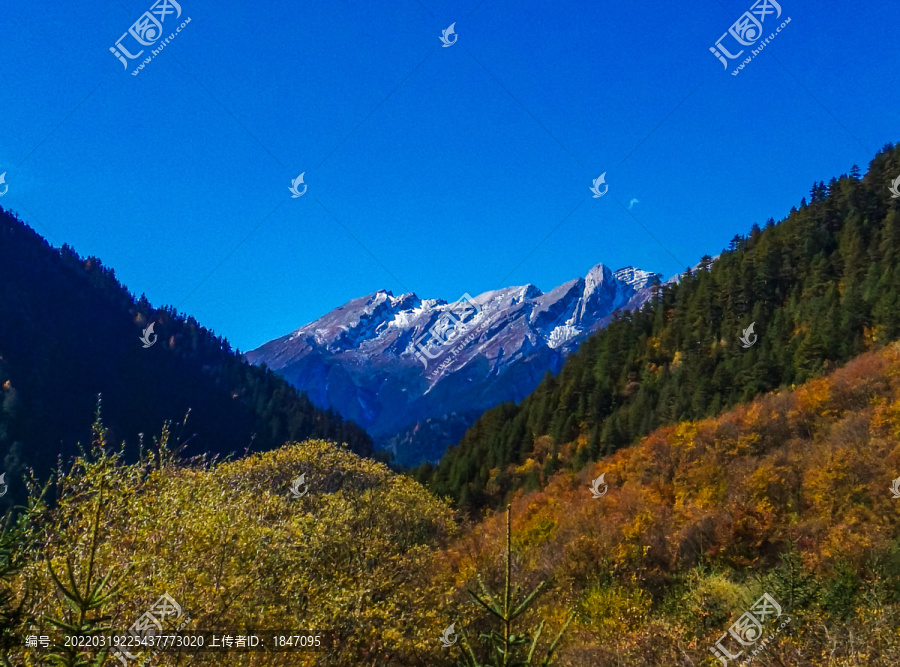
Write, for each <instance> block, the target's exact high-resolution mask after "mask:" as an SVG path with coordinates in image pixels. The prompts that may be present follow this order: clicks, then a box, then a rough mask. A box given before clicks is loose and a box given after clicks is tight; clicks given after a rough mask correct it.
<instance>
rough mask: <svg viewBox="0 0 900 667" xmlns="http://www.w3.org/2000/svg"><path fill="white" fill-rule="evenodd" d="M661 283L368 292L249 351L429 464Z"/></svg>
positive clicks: (593, 278) (637, 273)
mask: <svg viewBox="0 0 900 667" xmlns="http://www.w3.org/2000/svg"><path fill="white" fill-rule="evenodd" d="M659 279H660V276H659V275H658V274H655V273H650V272H648V271H642V270H640V269H636V268H634V267H626V268H623V269H619V270H618V271H615V272H613V271H611V270H610V269H609V268H607V267H606V266H604V265H603V264H598V265H597V266H595V267H593V268H592V269H591V270H590V271H589V272H588V273H587V275H586V276H585V277H584V278H576V279H574V280H570V281H568V282H566V283H563V284H562V285H560V286H558V287H556V288H555V289H553V290H551V291H550V292H548V293H546V294H545V293H544V292H542V291H541V290H539V289H538V288H537V287H535V286H534V285H525V286H521V287H506V288H502V289H498V290H492V291H489V292H485V293H483V294H480V295H478V296H476V297H474V298H471V297H468V295H466V298H463V299H460V300H459V301H457V302H454V303H448V302H446V301H443V300H441V299H424V300H423V299H420V298H419V297H418V296H416V295H415V294H412V293H410V294H402V295H400V296H394V295H393V294H391V292H388V291H385V290H379V291H377V292H375V293H373V294H369V295H368V296H364V297H360V298H358V299H353V300H352V301H349V302H347V303H346V304H344V305H343V306H340V307H339V308H336V309H334V310H333V311H331V312H329V313H326V314H325V315H323V316H322V317H320V318H319V319H317V320H315V321H314V322H311V323H309V324H307V325H305V326H303V327H300V328H299V329H297V330H296V331H294V332H293V333H291V334H288V335H286V336H282V337H281V338H277V339H275V340H273V341H270V342H268V343H266V344H264V345H262V346H261V347H259V348H257V349H256V350H253V351H251V352H248V353H247V354H246V357H247V359H248V360H249V361H250V362H251V363H254V364H262V363H265V364H266V365H267V366H268V367H269V368H271V369H272V370H275V371H278V372H279V373H281V374H282V375H283V376H284V377H286V378H287V380H288V381H289V382H291V383H292V384H294V385H295V386H296V387H297V388H299V389H301V390H303V391H305V392H307V393H308V394H309V396H310V399H311V400H312V401H313V402H314V403H316V404H317V405H320V406H322V407H325V408H332V409H334V410H335V411H337V412H339V413H340V414H341V415H343V416H344V417H345V418H347V419H352V420H354V421H356V422H357V423H358V424H359V425H361V426H362V427H363V428H365V429H366V430H368V431H369V433H371V434H372V437H373V438H374V439H375V442H376V445H378V446H380V447H382V448H386V449H389V450H391V451H392V452H393V453H394V455H395V458H396V460H397V462H399V463H404V464H409V465H415V464H417V463H419V462H421V461H422V460H426V459H427V460H437V459H438V458H440V455H441V454H442V453H443V450H444V449H445V448H446V447H447V446H448V445H450V444H454V443H455V442H456V441H457V440H458V439H459V437H460V436H461V435H462V433H463V432H464V431H465V429H466V428H467V427H468V426H469V425H470V424H471V423H472V422H473V421H474V420H475V419H476V418H477V417H478V416H479V415H480V414H481V412H483V411H484V410H486V409H488V408H491V407H493V406H495V405H497V404H499V403H501V402H504V401H510V400H512V401H518V400H521V399H522V398H524V397H525V396H527V395H528V394H529V393H530V392H531V391H532V390H534V388H535V387H536V386H537V384H538V383H539V382H540V380H541V379H542V378H543V376H544V374H545V373H546V372H547V371H550V372H554V373H555V372H558V371H559V369H560V367H561V365H562V362H563V360H564V358H565V356H566V355H568V354H569V353H570V352H572V350H574V349H575V348H576V347H577V346H578V344H579V343H580V342H581V341H582V340H584V339H585V338H586V337H587V336H589V335H590V334H591V333H592V332H594V331H596V330H597V329H598V328H600V327H602V326H605V325H606V324H607V323H608V322H609V320H610V319H611V316H612V315H613V313H614V312H615V311H616V310H619V309H630V310H633V309H636V308H639V307H640V306H641V305H642V304H643V303H644V302H646V301H647V299H649V298H650V295H651V294H652V289H651V287H652V285H654V284H655V283H658V282H659Z"/></svg>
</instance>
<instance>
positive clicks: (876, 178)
mask: <svg viewBox="0 0 900 667" xmlns="http://www.w3.org/2000/svg"><path fill="white" fill-rule="evenodd" d="M898 174H900V148H895V147H894V146H893V145H888V146H886V147H885V148H884V149H883V150H882V151H881V152H880V153H879V154H878V155H877V156H876V157H875V159H874V160H873V161H872V163H871V165H870V167H869V171H868V173H867V174H866V175H865V177H864V178H860V174H859V170H858V169H856V168H855V167H854V169H853V170H851V173H850V174H849V175H844V176H842V177H841V178H839V179H837V178H835V179H832V180H831V181H830V182H829V183H828V184H825V183H824V182H820V183H816V184H815V185H814V186H813V188H812V191H811V192H810V199H809V201H807V200H806V199H805V198H804V200H803V201H802V202H801V203H800V206H799V209H798V208H794V209H792V210H791V212H790V214H789V215H788V216H787V217H786V218H785V219H784V220H783V221H782V222H780V223H778V224H776V223H775V222H774V221H773V220H771V219H770V220H769V221H768V222H767V223H766V224H765V226H764V228H762V229H761V228H760V227H759V226H757V225H754V226H753V228H752V230H751V231H750V233H749V235H748V236H746V237H744V236H735V237H734V239H733V240H732V242H731V244H730V247H729V249H728V250H727V251H725V252H723V253H722V255H721V256H719V257H718V259H716V261H715V262H713V261H712V259H711V258H709V257H705V258H704V259H703V261H702V262H701V264H700V266H699V268H698V270H697V271H696V272H688V273H687V274H685V275H684V276H683V277H682V279H681V281H680V283H679V284H673V285H668V286H665V287H661V288H660V289H659V290H658V293H657V295H656V297H655V299H654V300H653V301H652V302H651V303H649V304H647V305H646V306H645V307H644V308H643V309H641V311H640V312H630V313H629V312H626V313H623V314H622V315H621V316H620V317H619V318H618V319H617V320H616V321H615V322H613V323H611V324H610V326H609V327H607V328H606V329H604V330H602V331H600V332H599V333H597V334H596V335H595V336H594V337H592V338H590V339H588V340H587V341H586V342H585V343H583V344H582V346H581V348H580V349H579V350H578V352H577V353H576V354H574V355H573V356H572V357H570V358H569V360H568V361H567V362H566V364H565V366H564V367H563V369H562V371H561V372H560V374H559V375H558V376H550V375H548V376H547V377H546V378H545V379H544V381H543V382H542V383H541V385H540V386H539V387H538V388H537V390H536V391H535V392H534V393H532V394H531V395H530V396H529V397H528V398H526V399H525V400H524V401H523V402H522V403H521V404H519V405H513V404H504V405H501V406H498V407H497V408H495V409H493V410H490V411H488V412H487V413H485V414H484V415H483V416H482V417H481V418H480V419H479V421H478V422H477V423H476V424H475V425H474V426H473V427H472V428H471V429H470V430H469V431H468V432H467V433H466V435H465V436H464V437H463V439H462V440H461V442H460V443H459V445H458V446H456V447H452V448H450V449H449V450H448V451H447V453H446V454H445V456H444V457H443V459H442V460H441V461H440V463H439V464H438V465H437V466H435V467H432V466H430V465H427V464H426V465H424V466H422V467H420V468H419V469H418V470H417V476H418V478H419V479H420V480H421V481H424V482H425V483H427V484H428V485H430V487H431V488H432V489H433V490H434V491H435V492H437V493H439V494H447V495H450V496H451V497H453V498H455V499H456V500H457V501H458V502H459V503H460V504H461V505H462V506H464V507H470V508H473V507H480V506H485V505H489V506H498V505H500V504H501V503H502V502H503V500H504V499H505V498H506V497H507V496H508V494H509V492H510V491H512V490H515V489H518V488H525V489H531V488H537V487H538V486H539V485H540V484H541V483H542V481H543V480H545V479H546V478H547V476H548V475H549V474H551V473H553V472H554V471H555V470H558V469H560V468H562V467H564V466H568V467H571V468H573V469H580V468H581V467H583V466H584V465H585V464H586V463H587V462H589V461H592V460H598V459H599V458H600V457H602V456H604V455H608V454H610V453H611V452H614V451H615V450H617V449H619V448H621V447H623V446H625V445H628V444H630V443H632V442H634V441H635V439H636V438H638V437H640V436H642V435H646V434H647V433H649V432H650V431H651V430H652V429H654V428H656V427H658V426H660V425H664V424H671V423H674V422H677V421H679V420H685V419H698V418H702V417H705V416H709V415H714V414H716V413H718V412H720V411H721V410H722V409H723V408H726V407H728V406H731V405H734V404H736V403H739V402H741V401H747V400H749V399H751V398H752V397H754V396H756V395H758V394H760V393H762V392H765V391H769V390H772V389H775V388H777V387H779V386H783V385H792V384H795V383H800V382H803V381H804V380H807V379H809V378H811V377H813V376H815V375H816V374H818V373H820V372H822V371H823V370H827V369H828V368H830V367H831V366H832V365H834V364H835V363H842V362H845V361H847V360H849V359H850V358H852V357H853V356H855V355H857V354H859V353H860V352H861V351H863V350H865V349H866V348H867V347H869V346H871V345H880V344H883V343H885V342H887V341H890V340H893V339H895V338H896V337H897V335H898V333H900V255H898V251H900V203H898V202H900V200H898V199H892V197H891V193H890V191H889V189H888V187H889V185H890V183H891V181H892V180H893V178H894V177H896V176H897V175H898ZM751 323H753V324H754V331H755V334H756V335H757V336H758V340H757V341H756V343H755V344H753V345H752V347H749V348H745V347H744V346H743V345H742V343H741V341H740V337H741V335H742V332H743V331H744V330H745V329H747V328H748V327H749V326H750V325H751ZM751 338H752V337H751ZM565 443H575V444H574V446H573V447H572V448H567V449H566V451H565V452H564V451H563V449H562V445H564V444H565ZM543 451H546V453H547V455H546V456H543V455H541V456H535V454H536V453H540V452H543ZM529 458H531V459H532V460H535V459H536V458H540V459H541V460H542V461H543V464H542V465H541V467H539V468H536V467H534V466H531V467H527V468H526V469H524V470H523V469H522V467H521V465H522V464H523V462H525V461H526V459H529Z"/></svg>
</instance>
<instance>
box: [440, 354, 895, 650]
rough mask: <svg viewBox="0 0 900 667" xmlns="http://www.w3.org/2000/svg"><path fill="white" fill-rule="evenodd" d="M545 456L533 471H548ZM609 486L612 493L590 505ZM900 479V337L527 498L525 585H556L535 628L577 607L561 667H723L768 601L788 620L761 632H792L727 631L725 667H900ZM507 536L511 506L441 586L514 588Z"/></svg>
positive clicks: (517, 522) (443, 562) (652, 438)
mask: <svg viewBox="0 0 900 667" xmlns="http://www.w3.org/2000/svg"><path fill="white" fill-rule="evenodd" d="M573 447H577V444H574V445H573ZM547 455H548V452H547V451H544V452H543V453H542V454H541V455H538V456H536V458H535V459H526V462H525V463H524V464H523V467H528V466H531V465H534V466H535V467H536V468H537V469H540V468H541V466H542V464H543V463H544V462H545V461H546V457H547ZM600 475H603V476H604V481H603V483H602V484H601V489H602V491H603V496H602V497H600V498H594V497H593V494H592V492H591V480H593V479H596V478H598V477H599V476H600ZM897 477H900V345H898V344H897V343H894V344H891V345H888V346H887V347H885V348H883V349H881V350H878V351H873V352H868V353H865V354H863V355H861V356H860V357H857V358H856V359H854V360H852V361H851V362H850V363H848V364H847V365H846V366H844V367H842V368H840V369H838V370H836V371H834V372H833V373H831V374H829V375H828V376H826V377H822V378H816V379H814V380H810V381H808V382H806V383H804V384H803V385H800V386H798V387H796V388H795V389H794V390H780V391H778V392H775V393H770V394H766V395H764V396H760V397H758V398H756V399H754V400H753V401H752V402H750V403H747V404H743V405H739V406H736V407H734V408H733V409H731V410H728V411H725V412H724V413H723V414H721V415H719V416H717V417H710V418H706V419H701V420H697V421H685V422H680V423H678V424H674V425H670V426H666V427H663V428H660V429H657V430H655V431H654V432H653V433H651V434H650V435H649V436H647V437H646V438H643V439H641V440H640V441H639V442H638V443H637V444H635V445H634V446H631V447H626V448H623V449H621V450H619V451H618V452H616V453H615V454H612V455H611V456H608V457H605V458H604V459H603V460H602V461H600V462H598V463H594V464H590V465H588V466H587V468H586V469H585V470H582V471H580V472H579V473H575V472H572V471H569V470H562V471H560V472H558V473H556V474H554V475H552V476H551V477H550V478H549V479H548V480H547V483H546V484H545V486H544V487H543V488H542V489H541V490H539V491H533V492H530V493H523V492H519V493H518V494H516V497H515V498H514V499H513V501H512V514H513V522H512V524H513V531H512V532H513V539H512V551H513V554H514V563H515V570H514V571H515V572H516V581H517V582H522V583H524V585H525V587H526V588H527V587H529V586H533V585H534V584H535V583H536V582H537V581H540V580H546V581H549V582H552V589H551V590H550V591H549V593H548V594H547V595H546V596H545V597H542V598H540V599H539V601H538V603H537V604H536V605H535V608H534V609H533V610H532V611H531V612H530V613H529V615H528V616H527V617H526V618H525V619H524V620H523V621H522V623H521V625H524V626H527V625H528V624H529V623H533V622H535V621H536V620H537V619H547V621H548V625H549V626H550V627H549V628H548V630H547V632H549V633H550V635H551V636H552V633H553V632H555V630H556V629H557V628H558V627H560V624H561V623H562V621H563V619H564V618H565V617H566V614H568V613H569V612H575V615H576V616H575V622H574V623H573V625H572V626H571V627H570V628H569V630H568V632H567V633H566V637H565V641H564V644H563V648H562V650H561V653H560V660H559V663H558V664H559V665H563V666H565V667H583V666H585V665H590V666H591V667H624V666H626V665H627V666H629V667H630V666H637V665H641V666H643V665H666V666H673V665H683V666H687V665H696V666H698V667H699V666H701V665H702V666H704V667H713V666H714V665H715V666H720V665H722V664H723V663H720V662H719V661H718V660H716V659H715V658H714V656H713V654H712V653H711V652H710V648H711V647H713V646H715V643H716V642H717V641H718V640H719V639H721V638H722V636H723V634H725V635H728V633H729V629H735V628H737V627H739V621H740V620H741V618H742V617H741V615H742V614H743V613H744V612H745V611H746V610H748V609H749V608H750V606H751V605H752V604H753V602H754V601H755V600H758V599H759V598H760V596H762V595H763V594H764V593H768V594H769V595H770V596H771V597H772V598H773V599H774V600H775V601H776V602H777V603H778V604H779V605H780V606H781V609H782V615H781V617H780V618H779V619H778V620H777V621H775V622H772V618H771V617H770V618H769V619H767V620H768V621H769V622H771V625H766V626H765V630H764V634H763V635H762V636H764V637H765V636H767V635H769V633H770V632H775V629H776V628H777V627H779V625H781V624H782V623H784V621H785V620H786V619H787V618H790V619H791V621H790V622H789V623H787V624H786V625H785V626H784V627H783V628H782V629H781V630H780V631H779V632H777V633H775V637H774V638H773V639H772V640H771V641H769V640H768V638H767V639H766V640H765V641H764V640H762V639H761V638H760V641H759V642H757V643H756V644H753V642H747V643H745V644H744V645H743V646H742V645H740V644H738V643H737V642H736V641H735V639H734V638H733V637H732V636H731V635H728V636H727V638H726V639H725V640H724V645H726V646H729V647H730V649H731V650H732V651H735V652H737V651H738V650H743V651H745V653H744V654H743V655H741V656H740V658H739V659H737V660H733V661H729V662H728V664H729V665H731V666H736V665H744V664H746V663H745V662H744V660H745V659H746V658H748V657H750V656H751V652H753V651H756V650H760V649H762V652H761V654H760V655H757V656H756V658H755V659H754V660H753V661H752V663H751V664H752V665H760V666H761V667H762V666H774V665H780V666H784V667H787V666H791V667H807V666H809V665H817V666H826V667H838V666H841V667H851V666H852V667H872V666H879V667H881V666H883V667H888V666H890V665H896V664H897V663H898V660H900V633H898V628H900V497H895V495H894V494H893V493H892V491H891V488H892V484H891V480H893V479H896V478H897ZM504 529H505V526H504V517H503V515H502V514H499V513H497V514H494V515H492V516H489V517H488V518H487V519H486V520H485V521H482V522H479V523H478V524H477V525H476V526H475V528H474V530H472V531H471V532H469V533H468V534H467V535H466V539H464V540H461V541H459V542H457V543H455V544H454V545H453V546H451V547H450V548H449V549H447V550H445V551H443V552H442V553H441V554H440V557H439V558H438V562H437V564H436V565H435V566H434V568H433V569H434V572H435V574H434V576H435V577H436V578H437V579H438V580H439V581H442V582H446V583H445V584H444V586H445V587H446V588H447V589H453V588H456V589H457V590H459V589H461V588H462V586H463V585H464V584H467V585H469V587H472V588H474V586H473V579H474V578H475V574H476V573H479V572H480V573H489V574H485V575H484V576H485V577H486V579H487V581H488V582H489V583H493V584H496V583H497V582H502V581H503V573H502V570H501V567H500V566H501V564H502V561H500V560H499V559H498V557H497V554H498V553H502V551H503V550H504V548H505V544H504V542H505V539H504V538H505V535H504V532H505V530H504ZM460 599H464V596H463V595H460ZM532 613H533V615H531V614H532ZM464 618H466V617H464ZM476 619H477V625H476ZM466 622H467V623H469V624H470V625H469V626H468V631H469V632H470V633H471V634H474V633H475V632H485V631H487V630H488V629H490V627H491V625H490V623H489V619H488V616H487V614H486V613H482V614H481V616H480V617H472V616H471V615H470V616H468V617H467V618H466ZM521 625H520V627H521ZM473 626H474V627H473ZM735 632H738V631H737V630H735ZM757 637H758V638H759V635H757ZM747 644H750V646H748V645H747ZM763 645H764V648H763ZM436 664H441V665H442V664H452V663H450V662H449V661H448V662H447V663H436Z"/></svg>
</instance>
